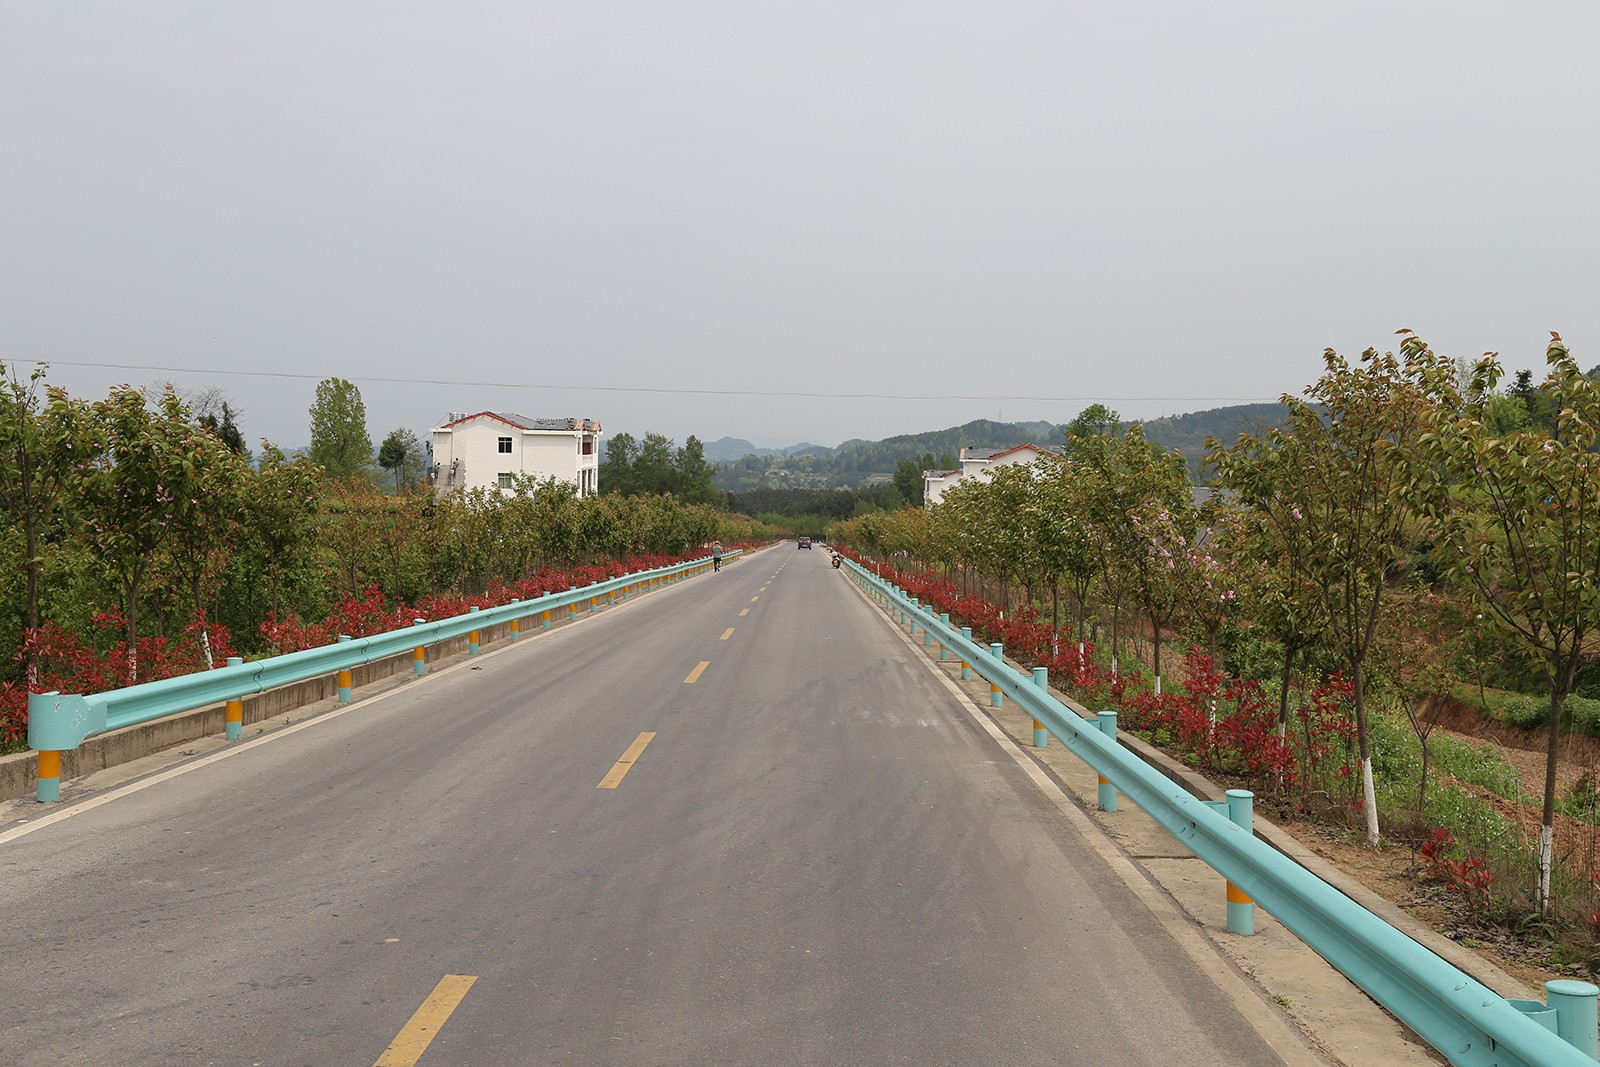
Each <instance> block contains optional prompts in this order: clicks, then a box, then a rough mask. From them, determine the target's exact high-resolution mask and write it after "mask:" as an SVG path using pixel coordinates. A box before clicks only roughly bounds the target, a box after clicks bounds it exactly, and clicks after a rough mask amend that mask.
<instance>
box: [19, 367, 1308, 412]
mask: <svg viewBox="0 0 1600 1067" xmlns="http://www.w3.org/2000/svg"><path fill="white" fill-rule="evenodd" d="M41 362H47V363H48V364H49V365H50V366H57V367H95V368H99V369H103V370H134V371H153V372H156V373H161V374H228V375H235V376H239V377H246V378H289V379H295V380H303V381H321V380H323V379H325V378H328V377H332V375H328V374H302V373H299V372H296V371H270V370H223V369H221V368H218V367H162V366H155V365H150V364H139V363H94V362H84V361H74V360H65V359H58V360H48V361H41ZM338 377H346V376H345V375H339V376H338ZM348 378H349V380H350V381H353V382H379V383H384V384H388V385H429V386H440V385H444V386H460V387H461V388H464V389H543V390H550V391H563V392H593V393H651V394H667V395H675V396H771V397H801V398H808V399H815V400H971V401H983V402H1002V403H1004V402H1020V401H1029V400H1032V401H1040V402H1045V403H1068V404H1076V403H1082V402H1084V401H1103V402H1110V403H1116V404H1122V403H1134V402H1149V403H1171V404H1202V403H1204V404H1270V403H1275V402H1276V401H1277V400H1278V399H1279V398H1278V397H1276V396H1267V397H1262V396H1040V395H1038V394H1031V393H1030V394H1000V393H847V392H820V391H814V390H803V389H702V388H688V387H684V386H671V387H659V386H648V385H554V384H551V383H549V382H492V381H465V380H462V379H459V378H450V379H443V378H393V377H384V376H375V375H349V376H348Z"/></svg>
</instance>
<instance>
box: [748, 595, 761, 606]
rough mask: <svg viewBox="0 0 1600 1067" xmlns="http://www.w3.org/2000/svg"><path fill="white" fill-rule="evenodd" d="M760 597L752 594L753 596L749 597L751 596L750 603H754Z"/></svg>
mask: <svg viewBox="0 0 1600 1067" xmlns="http://www.w3.org/2000/svg"><path fill="white" fill-rule="evenodd" d="M760 599H761V598H760V597H758V596H753V597H751V598H750V603H752V604H754V603H755V602H756V601H758V600H760Z"/></svg>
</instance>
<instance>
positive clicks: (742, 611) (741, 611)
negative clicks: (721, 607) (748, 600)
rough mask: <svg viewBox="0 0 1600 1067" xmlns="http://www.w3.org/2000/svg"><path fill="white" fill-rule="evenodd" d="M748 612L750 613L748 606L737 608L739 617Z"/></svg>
mask: <svg viewBox="0 0 1600 1067" xmlns="http://www.w3.org/2000/svg"><path fill="white" fill-rule="evenodd" d="M748 614H750V609H749V608H741V609H739V618H741V619H742V618H744V617H745V616H746V615H748Z"/></svg>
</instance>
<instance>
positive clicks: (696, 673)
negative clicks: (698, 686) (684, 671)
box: [683, 659, 711, 685]
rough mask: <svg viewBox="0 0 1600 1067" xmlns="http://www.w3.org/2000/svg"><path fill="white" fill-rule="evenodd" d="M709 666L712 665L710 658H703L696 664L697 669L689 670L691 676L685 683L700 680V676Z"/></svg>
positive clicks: (690, 683) (688, 683) (691, 683)
mask: <svg viewBox="0 0 1600 1067" xmlns="http://www.w3.org/2000/svg"><path fill="white" fill-rule="evenodd" d="M709 666H711V661H710V660H708V659H703V660H701V661H700V662H699V663H698V664H696V666H695V669H694V670H692V671H690V672H689V677H687V678H685V679H684V680H683V684H684V685H693V684H694V683H696V682H698V681H699V680H700V676H701V675H702V674H704V673H705V672H706V668H707V667H709Z"/></svg>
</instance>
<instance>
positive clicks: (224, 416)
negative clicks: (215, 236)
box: [0, 365, 775, 752]
mask: <svg viewBox="0 0 1600 1067" xmlns="http://www.w3.org/2000/svg"><path fill="white" fill-rule="evenodd" d="M197 408H198V409H199V410H198V411H197V410H196V409H197ZM235 415H236V412H234V411H233V409H232V407H231V406H230V405H228V404H226V403H221V402H218V401H216V399H215V398H212V397H202V398H199V400H198V402H197V401H196V399H195V398H189V399H185V398H184V397H181V396H179V395H178V394H177V393H176V392H174V391H173V390H172V389H170V388H167V389H164V390H161V391H160V392H157V393H154V394H151V393H147V392H146V391H144V390H139V389H133V388H130V387H120V388H118V389H115V390H113V391H112V392H111V393H110V395H108V396H107V397H106V398H105V399H103V400H97V401H93V402H87V401H83V400H81V399H78V398H75V397H72V396H69V395H68V394H67V393H66V392H65V391H63V390H61V389H59V388H55V387H52V386H50V385H49V384H48V383H47V382H46V379H45V371H44V368H39V369H37V370H35V371H33V372H32V373H31V374H29V375H28V376H27V377H22V376H21V375H20V374H19V372H18V371H17V369H16V368H14V367H12V368H7V367H5V366H4V365H0V649H5V650H6V652H7V654H6V655H5V656H4V657H3V659H0V752H3V751H13V750H17V749H19V748H20V747H22V745H23V743H24V741H23V738H24V736H25V731H26V696H27V693H28V692H29V691H30V690H33V691H43V690H48V689H61V690H62V691H67V692H95V691H99V690H102V689H107V688H115V687H117V686H121V685H128V684H132V683H134V682H137V681H148V680H152V679H154V678H160V677H166V676H170V675H172V674H177V673H183V672H186V671H193V670H199V669H204V668H205V667H207V666H211V665H216V664H220V663H221V662H223V661H224V660H225V658H226V657H227V656H229V655H237V654H243V655H246V656H250V655H258V654H268V653H273V652H280V651H289V650H290V649H291V648H295V647H307V646H306V642H310V643H312V644H314V643H318V641H319V640H321V639H322V638H326V639H327V640H332V639H333V637H334V636H336V635H337V634H340V633H348V634H352V635H357V634H364V633H370V632H375V631H374V630H372V629H370V627H374V626H379V627H380V628H382V627H390V628H392V625H406V624H409V622H410V620H411V618H412V617H414V614H413V611H414V610H415V611H420V612H422V613H423V614H432V615H433V616H434V617H439V616H440V615H443V614H458V613H460V612H462V611H465V610H466V608H467V607H468V606H471V605H474V604H476V605H479V606H487V605H488V604H493V603H503V602H504V601H506V600H508V599H510V597H512V596H521V597H524V598H526V597H528V596H530V595H537V592H538V591H543V590H552V589H566V588H567V587H568V585H570V584H580V582H588V581H596V580H599V579H600V578H602V577H606V576H609V575H611V574H620V573H622V572H623V571H624V570H636V569H639V568H641V567H645V566H655V565H660V564H662V563H665V562H666V561H668V560H669V559H675V558H681V557H684V556H692V555H699V554H702V549H703V546H705V545H708V544H709V543H710V542H712V541H713V540H719V539H720V540H721V541H722V542H723V543H724V544H725V545H728V546H730V547H731V546H734V545H739V544H747V543H752V542H755V541H760V540H765V539H767V538H769V537H771V536H772V535H773V534H774V532H775V531H773V530H772V529H770V528H767V527H763V526H761V525H760V524H758V523H755V522H753V521H751V520H748V519H740V518H736V517H734V516H730V515H728V514H726V513H725V512H723V511H722V510H720V509H719V508H718V507H716V506H714V505H713V504H711V503H708V502H696V501H692V500H691V501H686V500H684V499H680V498H679V497H677V496H674V495H671V494H660V495H657V494H648V493H640V494H636V495H631V496H626V497H625V496H622V495H619V494H616V493H610V494H606V495H601V496H591V497H587V498H583V499H580V498H579V497H578V496H577V493H576V490H575V488H574V487H573V486H571V485H568V484H564V483H557V482H555V481H553V480H547V481H543V482H535V481H533V480H531V479H527V478H523V479H520V480H518V481H517V482H516V483H515V484H514V486H513V487H512V489H511V490H509V491H505V492H501V491H487V490H473V491H466V492H459V491H458V492H451V493H445V494H435V493H434V492H433V491H432V490H430V489H428V488H427V487H426V486H425V485H423V484H421V481H420V479H421V476H422V473H423V463H422V455H421V453H420V450H419V445H418V443H417V441H416V438H415V436H414V435H412V434H410V433H409V432H407V431H404V430H396V431H394V432H393V433H391V434H389V435H388V437H387V438H385V440H384V442H383V446H382V447H381V448H379V449H378V451H377V454H376V457H375V456H374V450H373V447H372V442H371V439H370V437H369V436H368V434H367V430H366V425H365V420H366V415H365V408H364V406H363V405H362V404H361V399H360V394H359V391H357V390H356V388H355V387H354V386H353V385H351V384H350V383H348V382H342V381H340V380H338V379H329V380H328V381H326V382H324V383H323V384H322V385H321V386H319V387H318V390H317V399H316V402H315V403H314V404H313V405H312V407H311V410H310V426H311V436H312V444H311V447H310V449H309V450H308V452H309V454H308V455H294V456H289V455H285V454H284V453H283V451H282V450H281V449H279V448H277V447H276V446H274V445H272V444H270V443H268V442H262V443H261V447H260V449H259V451H258V452H256V453H254V454H252V452H251V451H250V450H248V449H247V448H246V446H245V444H244V440H243V435H242V434H241V433H240V432H239V430H238V428H237V426H236V425H235ZM375 458H376V460H377V464H376V465H375V463H374V459H375ZM703 473H704V479H703V480H708V479H709V468H707V469H706V470H705V471H704V472H703ZM691 495H692V494H691ZM396 620H399V621H398V622H396ZM380 624H381V625H380ZM391 624H392V625H391Z"/></svg>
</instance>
